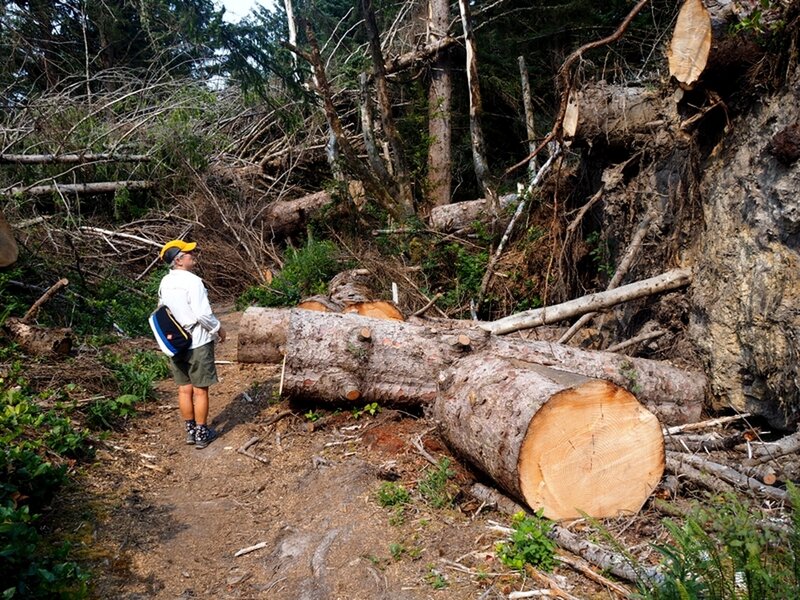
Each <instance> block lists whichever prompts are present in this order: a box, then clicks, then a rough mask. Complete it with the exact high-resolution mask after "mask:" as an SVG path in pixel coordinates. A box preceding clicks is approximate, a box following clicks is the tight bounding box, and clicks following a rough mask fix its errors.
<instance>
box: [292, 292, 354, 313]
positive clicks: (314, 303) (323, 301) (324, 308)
mask: <svg viewBox="0 0 800 600" xmlns="http://www.w3.org/2000/svg"><path fill="white" fill-rule="evenodd" d="M297 308H302V309H304V310H316V311H318V312H342V308H344V307H343V306H342V305H341V304H339V303H338V302H334V301H333V300H331V299H330V298H328V297H327V296H322V295H317V296H311V297H310V298H306V299H305V300H303V301H302V302H301V303H300V304H298V305H297Z"/></svg>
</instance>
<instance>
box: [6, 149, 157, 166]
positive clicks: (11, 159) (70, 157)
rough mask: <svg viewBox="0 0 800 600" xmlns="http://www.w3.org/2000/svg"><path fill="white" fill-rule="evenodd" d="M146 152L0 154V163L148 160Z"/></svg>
mask: <svg viewBox="0 0 800 600" xmlns="http://www.w3.org/2000/svg"><path fill="white" fill-rule="evenodd" d="M151 160H152V157H151V156H150V155H148V154H114V153H113V152H100V153H92V152H84V153H80V154H74V153H73V154H0V163H5V164H18V165H43V164H56V163H59V164H76V163H87V162H95V161H116V162H149V161H151Z"/></svg>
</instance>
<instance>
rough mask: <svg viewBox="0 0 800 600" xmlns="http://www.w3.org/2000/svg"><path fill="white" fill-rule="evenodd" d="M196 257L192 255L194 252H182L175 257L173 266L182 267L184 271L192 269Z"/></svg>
mask: <svg viewBox="0 0 800 600" xmlns="http://www.w3.org/2000/svg"><path fill="white" fill-rule="evenodd" d="M196 261H197V258H196V257H195V255H194V252H184V253H183V254H181V255H180V256H179V257H178V258H176V259H175V266H176V267H178V268H179V269H183V270H184V271H191V270H192V269H194V267H195V264H197V263H196Z"/></svg>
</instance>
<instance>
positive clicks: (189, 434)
mask: <svg viewBox="0 0 800 600" xmlns="http://www.w3.org/2000/svg"><path fill="white" fill-rule="evenodd" d="M194 431H195V430H194V429H190V430H188V431H187V432H186V443H187V444H189V445H190V446H194V443H195V442H194Z"/></svg>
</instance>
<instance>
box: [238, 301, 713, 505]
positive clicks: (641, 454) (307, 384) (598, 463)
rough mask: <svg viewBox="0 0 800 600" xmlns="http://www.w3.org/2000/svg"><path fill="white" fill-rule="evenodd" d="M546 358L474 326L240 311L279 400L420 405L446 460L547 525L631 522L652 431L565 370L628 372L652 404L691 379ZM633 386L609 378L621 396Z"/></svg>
mask: <svg viewBox="0 0 800 600" xmlns="http://www.w3.org/2000/svg"><path fill="white" fill-rule="evenodd" d="M558 346H559V345H558V344H551V343H547V342H544V343H543V342H528V341H525V340H511V339H503V338H498V337H497V336H492V335H490V334H489V333H488V332H486V331H484V330H482V329H479V328H475V327H472V328H469V327H462V328H440V327H437V326H423V325H415V324H412V323H407V322H398V321H387V320H376V319H368V318H363V317H359V316H356V315H348V314H335V313H321V312H312V311H304V310H300V309H292V310H280V309H262V308H250V309H248V310H247V311H245V315H244V317H243V321H242V327H241V328H240V336H239V361H240V362H243V360H244V359H250V360H251V359H252V358H253V357H258V356H260V361H261V362H265V361H266V362H278V361H280V360H285V369H284V375H283V390H284V392H285V393H286V394H287V395H288V396H289V397H294V398H303V399H306V400H309V399H310V400H314V401H316V402H320V403H327V404H331V405H341V404H343V403H353V402H356V401H357V402H359V403H369V402H377V403H379V404H381V405H384V406H396V407H407V408H413V407H420V406H428V407H430V408H431V409H432V412H433V415H434V416H435V417H436V418H437V420H438V421H440V423H441V428H442V432H443V435H444V437H445V438H446V439H447V440H448V442H449V443H450V445H451V446H452V448H453V449H454V450H456V451H457V452H459V453H461V454H463V455H464V456H465V457H467V458H468V459H469V460H470V461H471V462H472V463H474V464H475V465H476V466H478V467H479V468H480V469H482V470H483V471H485V472H486V473H487V474H488V475H490V476H491V477H492V478H493V479H494V480H495V481H497V482H498V484H499V485H500V486H501V487H503V488H504V489H506V490H507V491H508V492H509V493H511V494H512V495H514V496H516V497H517V498H520V499H522V500H524V501H525V502H527V503H528V504H529V505H530V506H531V507H533V508H536V509H538V508H542V509H543V510H544V514H545V515H547V516H548V517H550V518H554V519H563V518H570V517H575V516H579V515H580V514H581V512H585V513H587V514H590V515H592V516H597V517H605V516H612V515H619V514H624V513H629V512H635V511H637V510H638V509H639V508H640V507H641V505H642V503H643V502H644V501H645V500H646V499H647V497H648V496H649V495H650V493H651V492H652V490H653V489H654V488H655V486H656V485H657V483H658V481H659V479H660V477H661V474H662V470H663V465H664V442H663V437H662V434H661V427H660V424H659V421H658V419H657V418H656V417H655V416H654V415H653V414H652V413H651V412H650V411H648V410H647V409H646V408H645V407H644V406H642V405H641V404H640V403H639V402H638V401H637V399H636V397H635V396H634V395H633V394H632V393H631V392H630V391H626V390H625V389H623V388H622V387H621V386H619V385H617V384H615V383H613V382H611V381H603V380H600V379H597V378H594V377H592V376H589V375H587V374H581V373H578V372H571V371H577V370H578V369H584V370H585V371H587V373H590V374H594V373H599V374H601V375H603V374H605V375H614V371H619V368H618V366H617V365H616V364H615V363H614V362H613V360H627V361H637V363H638V365H637V366H638V368H639V369H642V372H643V373H649V374H651V376H650V377H649V378H648V377H642V378H640V379H638V380H636V385H637V386H639V387H641V388H642V389H644V387H646V386H655V388H658V389H659V391H657V390H655V389H654V390H651V391H650V392H651V393H650V395H651V397H653V398H655V397H657V396H660V395H661V394H662V393H663V390H664V389H667V388H668V387H669V386H670V385H675V383H678V387H676V389H675V393H679V391H680V389H679V388H681V387H683V388H686V387H690V386H689V385H688V383H689V381H690V379H689V378H687V377H685V376H684V377H683V379H682V381H679V380H680V379H681V373H682V372H681V371H680V370H678V369H675V368H674V367H670V366H668V365H660V368H661V371H660V372H659V370H658V368H656V367H657V366H658V364H657V363H655V362H654V361H643V360H641V359H629V358H627V357H617V356H616V355H609V354H608V353H601V352H594V353H592V352H587V351H581V350H578V349H575V348H568V347H564V348H563V349H561V348H559V347H558ZM546 347H550V350H549V351H548V350H547V349H546ZM256 349H257V350H258V351H257V352H255V351H254V350H256ZM554 349H555V350H556V352H554ZM588 355H592V356H593V358H594V359H595V360H587V359H586V356H588ZM606 355H607V356H606ZM284 357H285V359H284ZM582 358H583V360H581V359H582ZM612 358H613V360H612ZM604 361H605V362H604ZM542 363H545V364H542ZM646 363H654V365H647V366H646V367H643V365H645V364H646ZM581 364H583V365H584V366H583V367H582V366H581ZM546 365H549V366H546ZM556 365H558V366H559V367H560V369H554V368H550V367H551V366H556ZM565 365H569V367H565ZM631 368H634V369H635V368H636V367H635V366H633V365H631ZM654 374H657V376H656V375H654ZM632 379H633V378H631V377H630V376H629V377H627V378H625V377H621V380H622V381H625V382H626V383H627V384H628V385H629V386H630V387H633V383H632ZM654 382H657V383H655V384H654ZM669 382H671V383H669ZM645 395H648V394H647V392H645ZM699 397H702V394H699Z"/></svg>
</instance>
